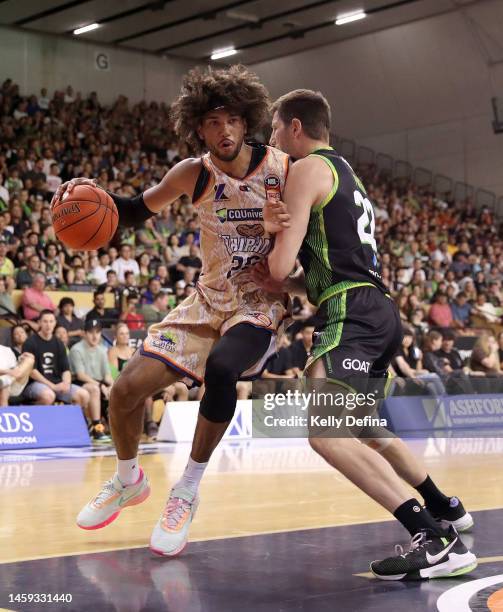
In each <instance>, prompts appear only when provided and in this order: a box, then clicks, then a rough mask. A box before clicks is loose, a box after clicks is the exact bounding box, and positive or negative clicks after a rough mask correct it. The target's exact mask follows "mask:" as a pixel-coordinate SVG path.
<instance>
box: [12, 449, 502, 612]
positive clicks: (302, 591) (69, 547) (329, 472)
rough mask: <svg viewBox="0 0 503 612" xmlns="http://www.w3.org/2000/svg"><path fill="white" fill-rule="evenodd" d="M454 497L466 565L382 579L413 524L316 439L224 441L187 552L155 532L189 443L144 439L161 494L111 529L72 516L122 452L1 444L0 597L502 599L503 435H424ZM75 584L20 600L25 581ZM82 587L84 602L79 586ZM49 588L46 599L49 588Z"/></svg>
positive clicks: (307, 603) (78, 601) (289, 601)
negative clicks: (330, 457) (461, 511)
mask: <svg viewBox="0 0 503 612" xmlns="http://www.w3.org/2000/svg"><path fill="white" fill-rule="evenodd" d="M411 446H412V448H413V450H414V452H415V453H416V454H417V455H418V456H420V457H422V458H423V460H424V461H425V463H426V465H427V468H428V471H429V472H430V473H431V474H432V476H433V477H434V478H435V479H436V480H438V482H439V483H440V485H441V486H442V488H444V489H445V490H446V492H447V493H448V494H455V495H458V496H459V497H461V498H462V500H463V503H464V504H465V506H467V507H468V508H469V509H470V511H473V512H474V518H475V527H474V529H473V532H472V533H471V534H469V535H466V536H463V538H464V539H465V541H466V543H467V544H468V545H469V546H471V547H472V548H473V550H474V552H475V553H476V554H477V556H478V557H479V566H478V568H477V569H476V570H475V571H474V572H473V573H472V574H471V575H470V576H467V577H460V578H456V579H444V580H436V581H431V582H421V583H414V582H408V583H401V582H381V581H378V580H376V579H374V578H373V577H372V576H371V575H370V574H369V570H368V563H369V561H371V560H373V559H375V558H379V557H383V556H389V555H391V554H394V545H395V544H397V543H400V544H402V545H404V546H405V545H407V543H408V534H407V533H406V532H405V531H404V530H403V528H402V527H401V526H400V525H399V524H398V523H396V522H395V521H393V520H391V518H390V516H389V515H388V514H387V513H386V512H385V511H384V510H381V509H380V508H379V506H377V505H376V504H375V503H374V502H372V501H370V500H368V499H367V498H366V497H365V495H363V494H362V493H360V492H359V491H358V490H357V489H356V488H355V487H354V486H353V485H351V484H350V483H349V482H347V481H346V480H345V479H344V478H343V477H342V476H340V475H339V474H338V473H337V472H335V471H334V470H333V469H331V468H330V467H329V466H327V465H326V464H325V463H324V462H323V461H322V460H321V459H320V458H319V457H318V456H317V455H315V454H314V452H312V451H311V449H310V448H309V446H308V445H307V443H306V442H305V441H301V440H289V441H279V440H252V441H247V442H240V443H230V442H227V443H223V444H222V445H221V446H220V447H219V448H218V449H217V451H216V452H215V454H214V456H213V458H212V460H211V463H210V466H209V468H208V470H207V472H206V474H205V477H204V480H203V484H202V486H201V505H200V507H199V511H198V514H197V515H196V518H195V521H194V523H193V526H192V530H191V542H190V543H189V545H188V547H187V548H186V549H185V551H184V552H183V553H182V555H180V556H179V557H177V558H174V559H165V558H161V557H157V556H155V555H152V554H151V553H150V552H149V550H148V548H147V545H148V541H149V537H150V533H151V530H152V527H153V526H154V524H155V522H156V521H157V519H158V517H159V514H160V512H161V509H162V507H163V504H164V501H165V498H166V497H167V493H168V490H169V487H170V485H171V484H173V482H175V480H176V479H177V478H178V476H179V475H180V474H181V472H182V470H183V468H184V466H185V462H186V459H187V456H188V453H189V450H190V447H189V446H188V445H186V444H178V445H170V444H157V445H144V446H143V447H142V452H143V455H142V458H141V463H142V466H143V467H144V469H145V471H146V472H147V474H148V475H149V477H150V479H151V483H152V495H151V496H150V498H149V499H148V500H147V501H146V502H145V503H144V504H142V505H141V506H138V507H133V508H128V509H126V510H124V511H123V513H122V514H121V516H120V517H119V518H118V519H117V521H115V522H114V523H112V524H111V525H110V526H108V527H107V528H105V529H102V530H98V531H94V532H86V531H83V530H80V529H79V528H77V527H76V526H75V516H76V514H77V513H78V511H79V510H80V508H81V506H82V505H83V504H84V503H85V502H86V501H87V500H88V499H89V498H90V497H91V496H92V495H93V494H95V493H96V492H97V491H98V489H99V488H100V485H101V483H102V482H103V481H104V480H106V479H107V478H109V477H110V475H111V474H112V472H113V470H114V467H115V459H114V457H113V451H112V450H110V449H101V450H96V449H70V450H65V449H50V450H47V451H25V452H23V453H19V452H12V453H10V452H4V453H2V454H0V609H6V610H16V611H22V612H24V611H25V610H26V611H30V610H78V611H81V610H82V611H85V610H92V611H93V612H105V611H120V612H139V611H143V610H152V611H162V610H168V611H170V612H171V611H172V612H192V611H194V612H199V611H201V612H203V611H212V612H213V611H215V612H217V611H218V612H236V611H239V612H248V611H250V612H251V611H285V612H286V611H288V612H290V611H309V612H311V611H313V612H318V611H320V612H321V611H325V610H327V611H328V610H331V611H333V610H340V611H344V612H346V611H348V612H349V611H352V610H365V611H367V610H368V611H384V610H386V611H388V610H396V611H397V612H402V611H407V612H412V611H416V610H417V611H424V610H437V609H438V610H440V611H441V612H446V611H449V612H462V611H468V610H473V611H479V610H485V611H490V612H496V611H498V612H500V611H501V610H503V462H502V459H501V457H502V455H503V439H500V438H498V439H492V438H485V439H483V438H478V439H474V438H471V439H451V440H445V439H436V440H435V439H429V440H422V441H419V440H416V441H413V442H411ZM36 593H39V594H51V595H52V596H54V595H66V596H67V603H63V602H59V603H40V602H39V603H33V602H32V603H29V602H26V603H23V602H20V601H19V599H18V600H17V601H16V599H14V597H15V596H16V595H17V594H36ZM69 595H70V596H71V600H72V601H71V602H69V599H70V598H69V597H68V596H69ZM39 599H40V598H39Z"/></svg>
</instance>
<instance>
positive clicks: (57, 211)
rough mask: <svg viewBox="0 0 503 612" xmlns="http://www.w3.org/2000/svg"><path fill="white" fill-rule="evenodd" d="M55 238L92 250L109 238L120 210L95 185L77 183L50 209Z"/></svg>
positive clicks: (116, 222)
mask: <svg viewBox="0 0 503 612" xmlns="http://www.w3.org/2000/svg"><path fill="white" fill-rule="evenodd" d="M51 214H52V224H53V226H54V231H55V232H56V236H57V237H58V240H61V242H62V243H63V244H65V245H66V246H67V247H70V248H71V249H79V250H83V251H93V250H94V249H99V248H101V247H103V246H105V245H106V244H108V243H109V242H110V240H112V237H113V235H114V234H115V232H116V230H117V224H118V222H119V213H118V212H117V207H116V206H115V202H114V201H113V200H112V198H111V197H110V196H109V195H108V193H106V191H103V189H98V188H97V187H91V186H90V185H77V186H76V187H74V188H73V190H72V191H71V193H70V194H65V196H63V199H62V200H60V201H59V202H58V203H57V204H56V205H55V206H54V207H53V208H52V210H51Z"/></svg>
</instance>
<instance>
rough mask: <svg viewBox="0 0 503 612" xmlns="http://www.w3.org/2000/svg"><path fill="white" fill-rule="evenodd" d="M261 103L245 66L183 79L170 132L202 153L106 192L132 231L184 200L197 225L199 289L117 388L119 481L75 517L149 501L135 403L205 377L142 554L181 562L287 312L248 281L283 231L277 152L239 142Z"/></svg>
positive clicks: (101, 519) (82, 520)
mask: <svg viewBox="0 0 503 612" xmlns="http://www.w3.org/2000/svg"><path fill="white" fill-rule="evenodd" d="M268 104H269V101H268V94H267V91H266V89H265V88H264V86H263V85H262V84H261V83H260V82H259V80H258V78H257V77H256V75H254V74H253V73H251V72H249V71H248V70H246V69H245V68H243V67H240V66H234V67H231V68H230V69H228V70H211V69H208V70H207V71H201V70H198V69H196V70H193V71H191V72H190V73H188V74H187V76H186V77H185V79H184V82H183V86H182V91H181V94H180V96H179V98H178V99H177V100H176V101H175V103H174V105H173V118H174V123H175V129H176V131H177V133H178V135H179V136H180V138H181V139H182V140H186V141H188V142H190V143H191V144H192V146H193V147H194V148H195V149H196V150H199V151H204V150H207V151H208V153H206V154H205V155H203V156H202V157H200V158H193V159H186V160H184V161H182V162H180V163H178V164H177V165H176V166H175V167H173V168H172V169H171V170H170V171H169V172H168V173H167V174H166V176H165V177H164V178H163V179H162V181H161V182H160V183H159V184H158V185H157V186H155V187H152V188H150V189H148V190H146V191H145V192H144V193H143V194H142V195H141V196H138V197H135V198H132V199H127V198H122V197H120V196H117V195H115V194H111V196H112V198H113V200H114V202H115V204H116V205H117V209H118V212H119V218H120V223H121V224H122V225H129V226H136V227H137V226H140V225H141V224H142V223H143V222H144V221H145V220H146V219H148V218H150V217H152V216H153V215H155V214H156V213H158V212H159V211H160V210H162V209H163V208H164V207H165V206H166V205H168V204H170V203H171V202H173V201H174V200H176V199H177V198H179V197H180V196H181V195H183V194H187V195H189V196H190V197H191V198H192V201H193V203H194V204H195V205H196V206H197V209H198V212H199V217H200V222H201V254H202V261H203V271H202V274H201V276H200V278H199V281H198V285H197V292H196V293H194V294H193V295H191V296H190V297H188V298H187V299H186V300H185V301H184V302H182V303H181V304H180V305H179V306H178V307H177V308H176V309H174V310H173V311H172V312H170V313H169V315H168V316H167V317H166V318H165V319H164V320H163V321H162V322H161V323H159V324H156V325H153V326H152V327H151V328H150V329H149V333H148V336H147V338H146V339H145V341H144V344H143V346H142V348H141V350H140V351H138V352H137V353H136V354H135V355H134V356H133V357H132V359H131V360H130V361H129V362H128V364H127V366H126V368H125V370H124V371H123V373H122V374H121V376H120V377H119V379H118V380H117V381H116V383H115V384H114V386H113V388H112V392H111V398H110V423H111V429H112V435H113V440H114V442H115V446H116V450H117V457H118V460H117V473H116V474H115V475H114V477H113V478H112V479H111V480H109V481H108V482H107V483H105V485H104V486H103V488H102V490H101V491H100V492H99V493H98V495H97V496H96V497H94V498H93V499H92V500H91V501H90V502H89V503H88V504H87V505H86V506H85V507H84V508H83V510H82V511H81V512H80V514H79V516H78V518H77V524H78V525H79V526H80V527H82V528H83V529H99V528H101V527H104V526H105V525H108V524H109V523H110V522H111V521H113V520H114V519H115V518H116V517H117V516H118V514H119V512H120V511H121V510H122V509H123V508H124V507H126V506H131V505H135V504H139V503H141V502H142V501H143V500H145V499H146V498H147V497H148V495H149V491H150V489H149V483H148V480H147V478H146V476H145V474H144V473H143V471H142V470H141V468H140V467H139V465H138V457H137V453H138V444H139V439H140V435H141V432H142V426H143V405H144V401H145V399H146V398H147V397H149V396H151V395H153V394H154V393H156V392H157V391H159V390H161V389H163V388H165V387H167V386H169V385H170V384H172V383H174V382H176V381H179V380H183V381H187V382H189V383H193V382H195V383H202V382H203V380H204V383H205V394H204V397H203V399H202V401H201V404H200V411H199V416H198V422H197V426H196V431H195V434H194V441H193V446H192V451H191V454H190V458H189V461H188V464H187V467H186V469H185V472H184V474H183V476H182V478H181V479H180V480H179V481H178V482H177V483H176V484H175V485H174V487H173V488H172V490H171V493H170V495H169V499H168V502H167V504H166V507H165V509H164V512H163V514H162V516H161V518H160V519H159V521H158V523H157V525H156V526H155V528H154V531H153V534H152V538H151V541H150V547H151V550H152V551H153V552H155V553H158V554H161V555H165V556H172V555H175V554H178V553H179V552H180V551H181V550H182V549H183V548H184V546H185V544H186V542H187V537H188V530H189V526H190V523H191V521H192V519H193V517H194V513H195V511H196V509H197V505H198V502H199V497H198V487H199V482H200V480H201V478H202V476H203V473H204V470H205V468H206V466H207V464H208V461H209V459H210V456H211V454H212V452H213V450H214V448H215V447H216V445H217V444H218V442H219V440H220V439H221V437H222V436H223V434H224V432H225V430H226V428H227V426H228V424H229V422H230V421H231V419H232V416H233V414H234V410H235V406H236V383H237V381H238V379H239V378H241V377H243V376H252V375H253V374H255V373H258V372H260V370H261V368H262V367H263V364H264V363H265V361H266V360H267V358H268V356H269V355H270V354H271V352H272V351H274V350H275V344H276V340H277V336H278V334H279V333H280V332H281V327H282V324H283V322H284V320H285V318H286V317H287V314H288V296H287V295H286V294H284V293H283V294H281V293H276V294H274V293H269V292H267V291H264V290H263V289H261V288H259V287H258V286H257V285H256V284H255V283H254V281H253V280H252V278H251V275H250V268H251V267H252V266H253V265H254V264H256V263H257V262H260V261H262V260H264V259H265V258H266V257H267V254H268V252H269V251H270V249H271V245H272V235H271V233H270V232H271V231H277V230H278V229H280V228H281V223H282V221H281V215H278V216H277V217H276V218H275V221H276V222H272V223H269V222H268V223H267V224H266V223H264V219H263V208H264V204H265V202H266V200H267V198H269V199H271V200H275V199H279V198H280V195H281V193H282V190H283V187H284V185H285V179H286V175H287V171H288V163H289V162H288V159H289V158H288V156H287V155H286V154H284V153H282V152H281V151H279V150H277V149H273V148H271V147H266V146H250V145H248V144H245V142H244V139H245V136H246V134H247V133H248V134H253V133H254V132H255V131H256V130H257V129H258V128H259V126H260V124H261V123H262V122H263V121H264V120H266V118H267V116H268ZM86 183H87V184H93V182H92V181H89V180H87V179H74V180H73V181H71V182H70V184H65V185H63V186H62V187H61V188H60V189H59V190H58V192H57V193H56V195H55V198H54V201H53V204H55V203H56V202H57V201H58V200H59V199H60V198H61V197H62V196H63V194H64V192H65V191H66V190H69V191H71V189H72V188H73V186H74V185H76V184H86ZM283 223H284V224H285V225H287V222H286V221H283Z"/></svg>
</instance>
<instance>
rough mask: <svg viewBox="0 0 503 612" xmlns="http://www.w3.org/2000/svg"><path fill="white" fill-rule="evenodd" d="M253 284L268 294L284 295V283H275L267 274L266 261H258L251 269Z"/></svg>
mask: <svg viewBox="0 0 503 612" xmlns="http://www.w3.org/2000/svg"><path fill="white" fill-rule="evenodd" d="M251 276H252V279H253V282H254V283H255V284H257V285H258V286H259V287H261V288H262V289H264V290H265V291H267V292H268V293H284V292H285V283H282V282H278V281H275V280H274V279H273V277H272V276H271V273H270V272H269V266H268V265H267V260H263V261H259V262H258V263H257V264H255V265H254V266H252V268H251Z"/></svg>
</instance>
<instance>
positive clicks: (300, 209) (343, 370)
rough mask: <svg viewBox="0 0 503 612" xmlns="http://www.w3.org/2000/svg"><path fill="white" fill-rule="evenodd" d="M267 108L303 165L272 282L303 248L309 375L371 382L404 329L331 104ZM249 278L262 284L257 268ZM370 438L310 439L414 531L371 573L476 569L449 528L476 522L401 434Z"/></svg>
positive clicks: (291, 184) (274, 257)
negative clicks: (312, 323) (310, 328)
mask: <svg viewBox="0 0 503 612" xmlns="http://www.w3.org/2000/svg"><path fill="white" fill-rule="evenodd" d="M273 111H274V116H273V124H272V128H273V131H272V136H271V144H273V145H274V146H277V147H279V148H280V149H281V150H283V151H285V152H286V153H288V154H289V155H291V156H292V157H293V158H295V159H298V160H299V161H297V162H295V164H293V166H292V169H291V171H290V175H289V178H288V184H287V186H286V189H285V194H284V201H285V203H286V205H287V209H288V213H290V215H291V218H290V227H289V228H287V229H284V230H283V231H281V232H280V233H279V234H277V236H276V240H275V245H274V248H273V250H272V252H271V253H270V255H269V257H268V265H269V269H270V274H271V276H272V280H273V281H276V282H284V281H285V280H286V279H287V277H288V275H289V274H290V272H291V271H292V269H293V267H294V264H295V260H296V257H297V255H298V253H299V251H300V258H301V262H302V265H303V268H304V271H305V285H306V288H307V294H308V297H309V299H310V301H311V302H312V303H313V304H315V305H316V306H318V307H319V311H318V314H319V315H321V318H322V320H323V323H322V324H321V326H320V327H319V328H318V329H316V331H315V334H316V335H315V339H314V343H313V349H312V353H311V357H310V359H309V360H308V364H307V367H306V375H307V376H308V377H311V378H316V379H328V380H329V381H330V383H332V385H333V390H334V392H336V390H337V389H339V390H340V391H343V390H344V388H346V387H347V385H348V384H350V383H351V382H352V380H354V376H355V375H357V376H358V375H361V372H362V370H364V371H368V377H369V379H371V378H373V379H382V378H384V377H385V376H386V373H387V370H388V366H389V363H390V361H391V358H392V357H393V356H394V354H395V353H396V350H397V349H398V347H399V344H400V341H401V337H402V332H401V323H400V317H399V314H398V311H397V308H396V306H395V304H394V303H393V301H392V300H391V299H390V298H389V296H387V295H386V289H385V287H384V285H383V284H382V282H381V280H380V275H379V271H378V267H377V246H376V241H375V238H374V227H375V220H374V219H375V217H374V211H373V207H372V204H371V202H370V201H369V200H368V197H367V193H366V191H365V188H364V186H363V184H362V183H361V181H360V180H359V179H358V177H357V176H356V175H355V173H354V171H353V170H352V168H351V167H350V166H349V164H348V163H347V162H346V161H345V160H344V159H343V158H342V157H340V156H339V155H338V154H337V153H336V152H335V151H334V150H333V149H332V148H331V147H330V145H329V134H330V107H329V105H328V102H327V101H326V100H325V98H324V97H323V96H322V95H321V94H320V93H316V92H313V91H308V90H297V91H293V92H290V93H289V94H286V95H285V96H283V97H281V98H279V100H277V101H276V103H275V104H274V106H273ZM255 278H256V280H257V281H259V274H258V270H257V272H256V274H255ZM263 283H264V286H268V287H269V288H270V289H271V288H273V287H276V290H279V287H281V286H283V287H285V288H286V287H287V286H288V283H286V284H283V285H278V284H276V285H274V283H273V282H269V283H268V281H267V278H265V279H263ZM297 285H298V281H297ZM360 364H366V366H368V368H367V367H365V368H362V367H359V366H360ZM353 368H354V369H353ZM368 434H369V432H368V431H367V432H363V436H362V437H363V438H365V441H366V442H367V443H368V446H367V445H365V444H361V442H360V441H359V440H357V439H355V438H354V437H350V436H348V437H346V438H329V437H312V438H311V439H310V443H311V446H312V447H313V449H314V450H315V451H316V452H317V453H318V454H320V455H321V456H322V457H323V458H324V459H325V460H326V461H327V462H328V463H329V464H330V465H332V466H333V467H335V468H336V469H338V470H339V471H340V472H341V473H342V474H344V475H345V476H346V477H347V478H348V479H349V480H351V481H352V482H353V483H354V484H355V485H357V486H358V487H359V488H360V489H361V490H363V491H364V492H365V493H367V494H368V495H369V496H370V497H371V498H373V499H374V500H375V501H377V502H378V503H380V504H381V505H382V506H384V507H385V508H386V509H387V510H388V511H389V512H391V513H392V514H394V516H395V517H396V518H397V519H398V520H399V521H400V522H401V523H402V525H403V526H404V527H405V528H406V529H407V530H408V531H409V532H410V534H411V535H412V536H413V539H412V544H411V547H410V550H409V551H408V552H406V553H405V554H401V555H398V556H397V557H391V558H388V559H385V560H383V561H375V562H373V563H372V564H371V569H372V571H373V573H374V574H375V575H376V576H377V577H379V578H382V579H385V580H399V579H404V578H416V579H417V578H433V577H441V576H453V575H459V574H463V573H467V572H469V571H471V570H472V569H474V568H475V567H476V558H475V556H474V555H473V554H472V553H471V552H469V551H468V550H467V549H466V547H465V546H464V544H463V543H462V542H461V540H460V539H459V538H458V535H457V532H456V530H455V529H454V527H453V525H454V526H457V527H458V528H459V529H461V530H462V529H467V528H469V527H471V525H472V524H473V521H472V518H471V516H470V515H469V514H468V513H466V512H465V510H464V508H463V506H462V504H461V502H460V501H459V500H458V499H457V498H455V497H447V496H445V495H444V494H443V493H441V491H439V490H438V488H437V487H436V486H435V484H434V483H433V482H432V480H431V479H430V477H429V476H428V475H427V474H426V472H425V471H424V469H423V468H422V467H421V466H420V465H419V464H418V462H417V461H416V460H415V458H414V457H413V455H412V454H411V453H410V451H409V450H408V448H407V447H406V446H405V444H404V443H403V442H402V441H401V440H398V439H396V438H394V439H393V438H389V437H387V438H384V437H380V438H379V437H376V438H374V439H369V437H368ZM374 449H375V450H378V451H380V454H378V453H377V452H375V450H374ZM399 476H401V477H402V478H403V479H404V480H406V481H407V482H408V483H409V484H410V485H412V486H413V487H415V488H416V489H417V490H418V491H419V492H420V493H421V494H422V495H423V496H424V498H425V502H426V508H422V507H421V504H420V503H419V502H418V501H417V500H416V499H414V498H411V496H410V494H409V492H408V491H407V489H406V488H405V487H404V485H403V483H402V481H401V480H400V478H399ZM430 511H431V513H430ZM432 514H433V515H435V517H436V518H438V519H442V520H444V521H446V522H447V523H449V524H450V525H449V527H448V528H445V527H443V526H442V525H441V523H439V522H437V521H436V520H435V519H434V517H433V516H432Z"/></svg>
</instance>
